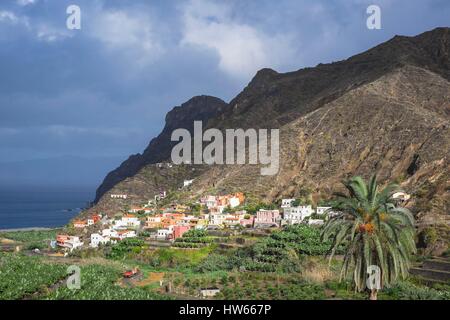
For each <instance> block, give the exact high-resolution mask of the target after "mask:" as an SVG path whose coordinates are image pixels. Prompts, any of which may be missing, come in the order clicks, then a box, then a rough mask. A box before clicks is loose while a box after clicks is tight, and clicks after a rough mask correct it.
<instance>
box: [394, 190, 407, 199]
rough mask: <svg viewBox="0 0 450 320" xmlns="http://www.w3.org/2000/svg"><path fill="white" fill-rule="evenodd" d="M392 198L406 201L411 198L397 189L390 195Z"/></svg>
mask: <svg viewBox="0 0 450 320" xmlns="http://www.w3.org/2000/svg"><path fill="white" fill-rule="evenodd" d="M392 199H395V200H399V201H408V200H409V199H411V196H410V195H409V194H407V193H406V192H402V191H399V192H396V193H394V194H393V195H392Z"/></svg>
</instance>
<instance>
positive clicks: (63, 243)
mask: <svg viewBox="0 0 450 320" xmlns="http://www.w3.org/2000/svg"><path fill="white" fill-rule="evenodd" d="M56 245H57V246H59V247H63V248H66V249H69V250H70V251H72V250H74V249H76V248H79V247H82V246H83V242H82V241H81V240H80V238H79V237H76V236H67V235H58V236H56Z"/></svg>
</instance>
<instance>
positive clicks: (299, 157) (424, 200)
mask: <svg viewBox="0 0 450 320" xmlns="http://www.w3.org/2000/svg"><path fill="white" fill-rule="evenodd" d="M196 99H199V98H194V101H196ZM201 99H203V100H201V101H202V103H200V104H197V103H194V104H193V103H192V101H190V102H187V103H186V104H185V105H183V106H182V107H180V108H178V109H176V110H174V111H172V114H171V113H169V114H168V116H167V118H166V127H165V128H164V130H163V132H162V133H161V134H160V135H159V136H158V137H157V138H155V139H153V140H152V142H151V143H150V145H149V147H148V148H147V149H146V151H145V152H144V153H143V154H142V155H135V156H132V157H131V158H130V159H128V160H127V161H126V162H125V163H124V164H122V166H121V167H120V168H118V169H117V170H116V171H114V172H112V173H110V174H109V175H108V176H107V177H106V179H105V182H104V183H103V184H102V186H101V187H100V188H99V190H98V193H97V196H98V197H97V201H98V204H97V206H96V207H94V208H93V210H103V211H105V212H107V213H111V214H113V213H114V211H115V210H118V209H120V208H121V207H123V206H124V205H131V204H133V203H136V204H138V203H140V202H142V201H147V200H148V199H151V198H153V195H154V194H156V193H157V192H158V190H159V189H160V188H164V189H166V190H177V189H178V188H179V187H180V186H181V184H182V180H183V179H185V178H186V179H188V178H189V179H191V178H194V177H195V178H196V179H195V181H194V184H193V185H192V187H190V188H189V190H185V191H183V192H180V191H178V192H177V195H178V196H179V197H180V198H182V199H189V198H192V199H195V198H196V197H198V196H199V195H200V194H204V193H206V192H213V191H214V192H229V191H237V190H239V191H244V192H245V193H246V194H247V195H248V196H250V197H251V198H257V199H261V200H264V201H273V200H278V199H280V198H282V197H287V196H295V195H298V194H300V193H304V192H307V193H309V194H311V196H312V197H313V199H315V200H319V199H323V198H328V197H329V196H330V195H331V192H332V191H334V190H336V189H338V188H340V181H341V180H342V179H344V178H346V177H349V176H352V175H356V174H360V175H363V176H365V177H368V176H369V175H371V174H372V173H374V172H378V173H379V176H380V179H381V181H388V180H389V181H392V180H397V181H399V182H401V183H402V185H403V186H404V188H405V189H406V190H407V191H408V192H410V193H411V194H412V195H413V199H414V200H413V202H410V203H409V204H408V205H409V206H410V207H411V208H412V209H413V210H414V212H415V214H416V216H417V219H418V222H419V225H420V226H421V227H424V226H426V225H430V224H432V225H436V224H437V225H448V224H449V216H448V212H449V192H448V190H449V187H450V185H449V180H450V179H449V158H448V154H449V150H450V132H449V125H450V123H449V115H450V29H449V28H438V29H435V30H433V31H430V32H426V33H423V34H421V35H418V36H416V37H403V36H396V37H394V38H393V39H391V40H390V41H388V42H386V43H383V44H381V45H379V46H377V47H375V48H372V49H370V50H368V51H366V52H364V53H362V54H359V55H356V56H354V57H351V58H349V59H347V60H345V61H340V62H336V63H332V64H321V65H318V66H317V67H315V68H307V69H301V70H298V71H295V72H290V73H285V74H280V73H277V72H275V71H273V70H270V69H263V70H261V71H259V72H258V73H257V74H256V76H255V77H254V78H253V80H252V81H251V82H250V83H249V85H248V86H247V87H246V88H245V89H244V90H243V91H242V92H241V93H240V94H239V95H238V96H237V97H236V98H234V99H233V100H232V101H231V102H230V103H229V104H226V103H224V102H223V101H221V100H219V99H217V98H212V97H208V98H205V97H203V98H201ZM199 105H200V107H199ZM206 111H208V112H206ZM173 114H177V115H178V117H173V116H172V115H173ZM174 118H175V119H174ZM197 119H200V120H202V121H203V122H204V123H206V124H207V126H209V127H216V128H220V129H225V128H280V171H279V173H278V175H276V176H261V175H260V171H259V168H258V166H250V165H246V166H196V167H195V168H191V167H189V166H173V167H172V168H169V167H167V166H163V167H162V168H160V167H159V166H157V165H155V164H154V163H157V162H164V161H165V162H168V161H170V149H171V147H172V145H173V144H171V142H170V133H171V131H172V130H173V129H174V128H179V127H185V128H188V129H192V122H193V120H197ZM193 169H194V170H193ZM119 192H126V193H127V194H129V195H130V199H129V200H127V201H126V203H122V202H118V201H117V200H113V199H111V198H110V197H109V196H108V195H109V194H110V193H119ZM445 230H447V229H445Z"/></svg>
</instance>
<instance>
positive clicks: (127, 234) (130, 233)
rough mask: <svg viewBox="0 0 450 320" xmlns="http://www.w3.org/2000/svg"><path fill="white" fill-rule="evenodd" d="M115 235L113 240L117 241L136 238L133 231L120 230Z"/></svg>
mask: <svg viewBox="0 0 450 320" xmlns="http://www.w3.org/2000/svg"><path fill="white" fill-rule="evenodd" d="M114 235H115V238H117V239H119V240H123V239H125V238H134V237H136V236H137V235H136V231H134V230H120V231H117V233H116V234H114Z"/></svg>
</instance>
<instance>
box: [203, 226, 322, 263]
mask: <svg viewBox="0 0 450 320" xmlns="http://www.w3.org/2000/svg"><path fill="white" fill-rule="evenodd" d="M330 249H331V241H329V242H323V241H321V239H320V229H318V228H316V227H312V226H308V225H301V224H300V225H293V226H288V227H286V228H285V229H284V230H281V231H277V232H274V233H272V234H271V235H270V236H268V237H265V238H262V239H261V240H259V241H257V242H256V243H255V244H254V245H252V246H250V247H246V248H242V249H238V250H236V251H234V252H232V253H231V254H229V255H225V256H224V255H223V254H222V255H217V254H213V255H210V256H209V257H208V258H207V259H205V260H204V261H202V263H201V264H200V265H199V266H198V267H197V270H198V271H200V272H205V271H218V270H233V269H240V270H249V271H250V270H251V271H261V272H275V271H278V272H299V271H300V269H301V267H300V262H301V260H300V258H301V256H303V255H324V254H325V253H326V252H328V251H329V250H330Z"/></svg>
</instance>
